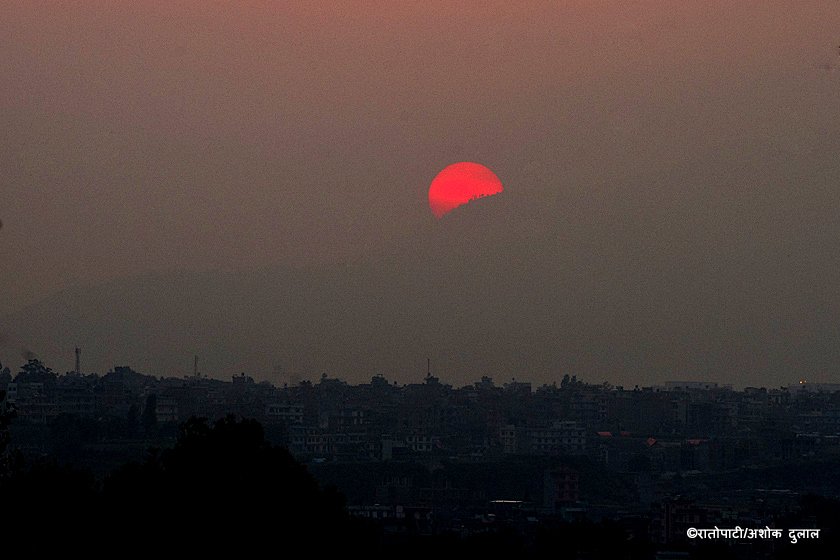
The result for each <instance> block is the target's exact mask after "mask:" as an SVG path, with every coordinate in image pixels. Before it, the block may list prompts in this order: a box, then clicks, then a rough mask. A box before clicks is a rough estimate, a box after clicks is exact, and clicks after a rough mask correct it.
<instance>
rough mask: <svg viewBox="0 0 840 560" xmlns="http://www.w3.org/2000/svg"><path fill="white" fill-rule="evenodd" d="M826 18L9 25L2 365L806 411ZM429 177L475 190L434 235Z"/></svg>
mask: <svg viewBox="0 0 840 560" xmlns="http://www.w3.org/2000/svg"><path fill="white" fill-rule="evenodd" d="M838 29H840V10H837V5H836V2H830V1H809V2H796V3H790V2H780V1H761V2H759V1H743V2H709V1H703V2H699V1H689V2H680V3H671V2H663V1H626V0H623V1H606V2H598V3H593V2H585V1H569V2H562V3H530V2H529V3H510V2H495V3H481V4H477V3H472V2H467V3H463V2H462V3H454V2H453V3H435V4H434V5H433V6H432V5H429V4H427V3H403V2H400V3H392V2H382V3H340V2H319V3H301V4H289V3H277V4H274V3H265V4H239V3H236V4H229V5H228V4H216V3H213V4H208V3H206V2H195V1H187V2H176V3H170V2H143V3H140V4H138V5H126V4H122V3H83V4H81V5H72V6H71V5H60V4H50V5H49V7H48V9H47V8H45V6H43V5H40V4H36V3H31V2H9V3H7V5H6V6H5V7H4V16H3V18H2V19H1V20H0V52H3V53H4V55H3V57H2V58H0V123H1V124H2V126H0V220H2V222H1V223H2V227H0V270H2V272H0V361H2V362H3V363H4V364H12V365H14V364H15V362H16V361H17V362H21V363H23V362H24V361H25V359H26V358H28V357H31V356H37V357H38V358H39V359H41V360H43V361H44V362H45V363H46V364H48V365H50V366H51V367H53V368H54V369H55V370H57V371H64V370H70V369H72V367H73V359H74V355H73V349H74V348H75V347H77V346H80V347H82V348H83V354H82V355H83V365H84V370H85V371H98V372H105V371H107V370H108V369H109V368H112V367H113V366H114V365H130V366H131V367H132V368H134V369H135V370H137V371H141V372H143V373H148V374H152V375H180V374H184V373H190V372H191V371H192V366H193V356H194V355H198V356H200V360H201V369H202V371H203V372H204V373H205V374H207V375H209V376H211V377H217V378H225V379H227V378H229V376H230V375H232V374H237V373H238V372H240V371H244V372H247V373H248V375H252V376H253V377H254V378H256V379H268V380H271V381H273V382H287V381H291V380H293V379H295V378H298V379H300V378H315V377H317V376H320V374H321V373H322V372H326V373H328V374H329V375H330V376H337V377H342V378H344V379H348V380H350V381H352V382H360V381H363V380H368V379H370V377H371V376H372V375H374V374H377V373H381V374H385V375H386V376H387V377H388V378H389V379H394V380H398V381H400V382H408V381H410V380H417V379H419V378H420V377H421V376H423V375H424V374H425V372H426V360H427V358H430V359H431V363H432V368H433V370H434V373H435V374H436V375H438V376H439V377H440V378H441V379H442V380H444V381H446V382H448V383H453V384H455V385H459V384H467V383H471V382H472V381H474V380H476V379H478V378H480V376H482V375H489V376H492V377H495V378H497V379H499V380H502V381H505V380H509V379H510V378H511V377H516V378H517V379H523V380H529V381H533V382H535V383H551V382H553V381H558V380H559V379H560V378H561V377H562V376H563V375H564V374H572V375H577V376H578V377H579V378H582V379H586V380H587V381H591V382H600V381H604V380H605V381H609V382H611V383H614V384H624V385H629V386H633V385H636V384H639V385H642V384H654V383H661V382H664V381H666V380H670V379H703V380H710V381H716V382H725V383H732V384H734V385H736V386H746V385H753V386H767V387H777V386H779V385H788V384H790V383H793V382H795V381H796V380H797V379H800V378H802V377H807V378H808V379H809V380H812V381H815V382H820V381H823V382H829V381H836V379H837V378H836V372H837V367H838V363H840V332H838V325H840V292H838V291H837V289H836V287H837V285H838V281H840V277H839V276H840V246H839V245H838V241H837V240H838V239H840V197H838V196H837V188H838V185H840V158H838V153H840V129H838V127H837V124H836V123H838V122H840V51H839V50H838V45H840V37H838ZM458 161H475V162H479V163H481V164H483V165H486V166H487V167H489V168H490V169H492V170H493V172H494V173H495V174H496V175H497V176H498V178H499V179H500V181H501V183H502V184H503V185H504V192H501V193H500V194H498V195H497V196H493V197H489V198H486V199H481V200H477V201H475V202H471V203H469V204H467V205H465V206H462V207H460V208H457V209H455V210H453V211H452V212H451V213H449V214H447V215H445V216H443V217H442V218H441V219H440V220H438V219H436V218H435V216H434V215H433V214H432V212H431V211H430V209H429V205H428V201H427V193H428V189H429V185H430V183H431V181H432V180H433V178H434V177H435V176H436V175H437V173H438V172H439V171H440V170H441V169H443V168H444V167H446V166H447V165H450V164H451V163H454V162H458Z"/></svg>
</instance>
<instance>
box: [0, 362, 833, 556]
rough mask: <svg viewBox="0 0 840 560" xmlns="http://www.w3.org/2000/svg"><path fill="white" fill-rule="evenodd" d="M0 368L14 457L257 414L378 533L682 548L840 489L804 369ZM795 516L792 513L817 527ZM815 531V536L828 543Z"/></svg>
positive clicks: (774, 548) (120, 455)
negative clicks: (744, 378)
mask: <svg viewBox="0 0 840 560" xmlns="http://www.w3.org/2000/svg"><path fill="white" fill-rule="evenodd" d="M0 370H2V372H0V391H3V392H4V393H5V400H4V402H3V406H4V410H6V411H7V412H10V413H11V414H12V415H13V420H12V421H11V423H10V426H9V433H10V448H12V449H16V450H17V451H18V452H19V453H21V454H22V455H24V456H28V457H50V458H53V459H55V460H58V461H60V462H64V463H67V464H73V465H76V466H80V467H84V468H88V469H91V470H92V471H93V472H95V473H100V475H101V474H103V473H106V472H108V471H109V470H112V469H114V468H116V467H118V466H120V465H122V464H125V463H127V462H130V461H137V460H141V459H142V457H143V456H144V454H145V453H146V452H147V450H148V449H149V448H167V447H171V446H172V445H173V444H174V442H175V439H176V437H177V435H178V427H179V426H182V425H183V423H184V422H186V421H188V420H189V419H191V418H206V419H208V420H209V421H215V420H218V419H221V418H225V417H228V416H230V415H234V416H235V417H238V418H247V419H253V420H255V421H257V422H259V424H260V425H261V426H262V427H263V429H264V432H265V437H266V439H267V440H268V441H269V442H271V444H273V445H277V446H280V447H282V448H285V449H288V451H289V452H290V453H291V455H292V456H293V457H294V458H295V459H296V460H297V461H299V462H301V463H304V464H306V465H307V468H308V469H309V471H310V472H311V473H312V474H313V475H314V476H315V478H316V479H317V480H318V481H319V482H320V483H321V484H322V485H329V486H331V487H332V486H334V487H337V488H338V489H339V491H340V492H341V493H342V494H343V495H344V497H345V499H346V500H347V511H348V512H349V514H350V515H352V516H355V517H358V518H363V519H366V520H369V521H370V522H371V523H374V524H376V525H377V526H378V527H379V528H380V529H381V530H382V531H384V533H385V534H386V535H388V534H391V535H400V534H403V533H405V532H408V533H409V534H416V535H424V534H426V535H434V534H446V533H452V532H454V533H456V534H460V535H472V534H482V533H485V532H487V531H491V532H493V531H498V530H501V528H503V527H504V528H505V530H507V531H512V532H513V533H514V534H516V535H518V536H519V537H520V538H523V539H525V540H526V541H527V539H528V538H529V537H528V535H531V534H532V533H533V531H534V530H536V528H537V527H540V526H542V525H544V524H545V523H547V522H549V521H553V522H557V523H576V522H589V523H605V522H614V523H619V524H620V526H621V531H622V534H623V535H625V536H627V538H630V539H631V540H633V541H634V542H636V543H647V545H646V546H648V547H649V548H646V549H645V550H646V551H647V552H651V551H653V550H658V548H657V547H660V548H661V547H665V548H666V549H669V550H670V549H673V550H674V551H676V552H674V554H678V556H677V557H681V556H679V554H680V553H681V552H680V551H681V550H683V551H684V550H695V548H696V546H697V545H696V543H694V542H689V541H690V539H688V538H687V537H686V534H687V531H688V530H689V529H691V528H692V527H697V528H702V527H712V526H721V527H724V526H735V525H738V524H740V526H742V527H774V526H777V525H778V524H779V523H782V522H783V520H785V519H797V520H799V519H800V518H801V517H802V515H804V513H803V512H804V511H805V510H807V505H803V504H807V503H809V502H807V500H808V499H811V500H813V499H820V500H829V503H832V504H836V502H833V501H832V500H836V499H837V498H838V497H840V482H838V481H837V479H836V477H833V476H832V475H831V472H832V470H833V469H834V467H835V466H836V465H837V464H838V459H840V391H838V389H840V386H835V385H828V384H813V383H808V382H807V381H805V380H801V381H800V382H798V383H795V384H793V385H791V386H788V387H778V388H763V387H761V388H753V387H748V388H745V389H743V390H735V389H733V388H732V387H730V386H722V385H718V384H716V383H710V382H692V381H682V382H680V381H673V382H667V383H665V384H663V385H661V386H654V387H633V388H626V387H620V386H618V387H617V386H611V385H610V384H607V383H602V384H591V383H587V382H585V381H583V380H580V379H577V378H576V377H575V376H569V375H562V376H560V377H559V378H558V380H557V382H556V383H552V384H550V385H542V386H539V387H532V385H531V384H530V383H526V382H522V381H516V380H515V379H511V380H510V381H507V382H504V383H501V384H497V383H495V382H494V381H493V380H492V379H490V378H488V377H482V378H481V379H480V380H479V381H477V382H475V383H473V384H472V385H468V386H464V387H452V386H450V385H447V384H445V383H443V382H442V381H441V380H440V379H438V378H437V377H435V376H434V375H432V373H431V371H429V372H427V374H426V376H425V379H422V380H418V382H417V383H410V384H405V385H398V384H397V383H395V382H391V381H389V380H388V379H386V378H385V377H383V376H379V375H377V376H374V377H372V378H371V380H370V382H368V383H363V384H358V385H351V384H348V383H346V382H345V381H342V380H341V379H335V378H329V377H327V376H326V375H323V376H322V377H321V378H320V379H319V380H317V381H316V382H311V381H302V382H299V383H297V384H295V385H294V386H283V387H276V386H274V385H272V384H271V383H268V382H256V381H254V379H253V378H252V377H250V376H248V375H246V374H244V373H240V374H238V375H234V376H232V378H231V380H230V381H220V380H217V379H211V378H209V377H206V376H203V375H201V374H200V373H199V372H198V370H197V368H196V371H195V374H194V375H192V376H189V377H186V378H158V377H153V376H149V375H143V374H141V373H138V372H136V371H134V370H132V369H131V368H130V367H115V368H113V370H112V371H109V372H107V373H106V374H104V375H97V374H83V373H81V372H79V371H73V372H68V373H65V374H63V375H58V374H56V373H55V372H53V371H52V370H51V369H50V368H49V367H47V366H46V365H45V364H43V363H41V362H40V361H38V360H36V359H30V360H28V361H27V363H26V364H24V365H23V366H21V368H20V371H19V372H18V373H16V374H15V375H12V373H11V371H10V370H9V369H8V368H2V367H0ZM803 500H804V501H803ZM806 518H807V519H804V518H803V519H804V521H800V524H801V523H803V522H807V523H806V526H808V527H811V526H814V525H815V523H817V521H816V518H814V517H813V515H811V516H810V517H808V516H806ZM825 530H826V527H823V531H824V532H823V535H822V538H821V544H825V543H826V539H831V538H832V533H831V531H830V528H829V532H828V533H825ZM742 545H743V546H742V552H743V553H744V554H746V555H748V556H749V557H753V556H755V555H761V554H765V555H767V557H773V556H771V555H772V554H777V553H778V546H779V545H778V544H777V543H767V542H760V541H746V544H744V543H742ZM686 547H688V548H686ZM692 547H694V548H692ZM744 547H746V548H744ZM701 550H702V549H701ZM666 552H667V551H666ZM641 557H644V556H641ZM663 557H667V555H666V556H663Z"/></svg>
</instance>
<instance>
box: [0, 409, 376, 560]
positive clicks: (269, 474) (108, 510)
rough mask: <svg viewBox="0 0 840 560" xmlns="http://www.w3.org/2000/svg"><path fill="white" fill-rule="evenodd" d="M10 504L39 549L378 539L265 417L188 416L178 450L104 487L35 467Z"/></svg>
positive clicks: (0, 486)
mask: <svg viewBox="0 0 840 560" xmlns="http://www.w3.org/2000/svg"><path fill="white" fill-rule="evenodd" d="M0 502H2V504H3V506H4V507H0V527H2V528H3V532H4V534H14V535H15V543H16V545H19V546H17V547H16V550H19V551H22V552H27V553H30V554H36V553H37V554H42V553H47V552H53V551H60V552H61V553H62V554H65V555H66V554H67V553H71V552H84V553H85V554H86V555H88V556H89V555H91V554H93V555H97V556H98V555H105V554H109V553H114V552H120V551H122V552H125V551H126V550H131V551H132V552H133V553H135V554H137V553H143V554H159V553H160V552H161V551H164V550H165V551H167V552H170V553H174V552H180V553H189V554H201V555H206V556H209V555H211V554H213V555H214V557H215V556H217V555H219V554H224V555H231V557H241V556H242V555H247V556H251V555H252V554H253V555H256V554H257V553H260V554H265V553H271V554H277V553H282V552H283V551H287V550H289V548H290V547H292V546H293V545H294V546H298V547H300V546H302V547H305V548H306V549H307V550H308V551H309V552H311V553H313V554H322V553H329V552H333V551H335V550H337V549H338V548H340V549H341V550H344V551H347V550H352V549H354V548H361V547H364V548H366V549H367V548H369V546H367V545H369V543H371V542H372V540H370V539H369V538H368V535H369V533H367V532H365V531H364V530H361V529H362V528H361V526H359V525H357V524H356V523H355V522H354V521H353V520H352V519H351V518H350V517H349V516H348V515H347V514H346V510H345V508H344V503H343V500H342V498H341V496H340V495H339V494H338V493H337V492H334V491H323V490H321V489H320V488H319V486H318V484H317V483H316V481H315V479H314V478H313V477H312V476H311V475H310V474H309V473H308V471H307V470H306V468H305V467H304V466H303V465H301V464H300V463H298V462H297V461H295V459H294V458H293V457H292V456H291V455H290V454H289V453H288V451H286V450H285V449H282V448H279V447H274V446H271V445H270V444H268V443H267V442H266V440H265V438H264V437H263V431H262V427H261V426H260V425H259V424H258V423H257V422H256V421H252V420H238V419H236V418H233V417H227V418H225V419H223V420H220V421H218V422H216V423H215V424H214V425H212V426H211V425H209V424H208V423H207V422H206V421H205V420H199V419H191V420H189V421H187V422H186V423H185V424H183V425H182V426H181V430H180V435H179V438H178V441H177V443H176V444H175V446H174V447H173V448H172V449H168V450H165V451H163V452H159V451H154V450H152V451H150V452H149V455H148V457H147V459H146V460H145V461H144V462H143V463H140V464H137V463H134V464H129V465H126V466H124V467H122V468H120V469H118V470H117V471H116V472H114V473H112V474H111V475H110V476H108V477H107V478H106V479H105V480H104V483H101V484H97V483H96V482H95V480H94V479H93V477H92V476H91V475H90V474H89V473H88V472H85V471H78V470H73V469H70V468H67V467H59V466H56V465H55V464H54V463H50V462H46V463H36V464H33V465H29V466H28V467H27V468H24V469H19V470H18V471H17V472H14V473H12V474H11V476H9V477H7V478H6V480H3V481H0ZM46 535H49V538H45V536H46ZM114 543H118V544H116V546H115V545H114Z"/></svg>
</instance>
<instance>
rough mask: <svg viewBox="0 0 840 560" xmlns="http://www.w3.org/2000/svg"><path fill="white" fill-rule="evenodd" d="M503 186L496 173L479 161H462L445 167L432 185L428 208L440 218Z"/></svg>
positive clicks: (491, 193) (497, 190)
mask: <svg viewBox="0 0 840 560" xmlns="http://www.w3.org/2000/svg"><path fill="white" fill-rule="evenodd" d="M503 190H504V189H503V188H502V182H501V181H499V178H498V177H496V174H495V173H493V172H492V171H490V170H489V169H487V168H486V167H484V166H483V165H481V164H478V163H472V162H469V161H462V162H460V163H453V164H452V165H449V166H447V167H445V168H444V169H443V171H441V172H440V173H438V174H437V177H435V178H434V180H433V181H432V184H431V185H430V186H429V207H430V208H431V209H432V213H433V214H434V215H435V217H437V218H441V217H443V216H444V215H445V214H447V213H449V212H450V211H451V210H453V209H455V208H457V207H459V206H461V205H462V204H466V203H468V202H470V201H471V200H475V199H476V198H481V197H484V196H492V195H494V194H499V193H500V192H502V191H503Z"/></svg>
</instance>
